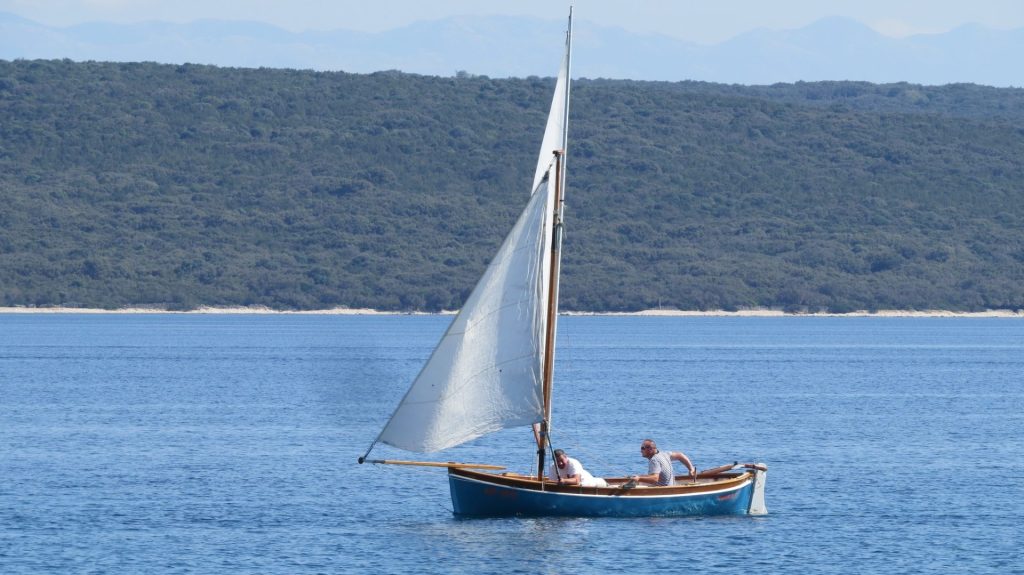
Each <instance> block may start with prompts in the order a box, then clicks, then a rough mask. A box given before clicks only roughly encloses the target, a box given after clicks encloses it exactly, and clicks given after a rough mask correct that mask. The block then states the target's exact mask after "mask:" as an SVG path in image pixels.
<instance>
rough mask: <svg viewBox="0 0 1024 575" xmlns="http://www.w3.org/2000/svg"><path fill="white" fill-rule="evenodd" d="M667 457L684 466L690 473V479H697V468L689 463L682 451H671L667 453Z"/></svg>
mask: <svg viewBox="0 0 1024 575" xmlns="http://www.w3.org/2000/svg"><path fill="white" fill-rule="evenodd" d="M668 456H669V457H671V458H672V459H675V460H676V461H678V462H679V463H682V464H683V465H685V466H686V469H687V471H689V472H690V477H693V478H694V479H697V468H696V467H694V465H693V463H692V462H691V461H690V458H689V457H687V456H686V454H685V453H683V452H682V451H671V452H669V454H668Z"/></svg>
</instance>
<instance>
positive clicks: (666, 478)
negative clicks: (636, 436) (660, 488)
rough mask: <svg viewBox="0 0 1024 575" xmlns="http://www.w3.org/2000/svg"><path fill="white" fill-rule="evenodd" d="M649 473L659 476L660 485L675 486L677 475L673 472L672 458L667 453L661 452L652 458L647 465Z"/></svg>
mask: <svg viewBox="0 0 1024 575" xmlns="http://www.w3.org/2000/svg"><path fill="white" fill-rule="evenodd" d="M647 473H648V474H651V473H657V474H658V485H675V483H676V480H675V477H674V476H675V473H674V472H673V470H672V458H670V457H669V456H668V452H667V451H659V452H657V453H655V454H654V455H652V456H651V459H650V462H649V463H648V464H647Z"/></svg>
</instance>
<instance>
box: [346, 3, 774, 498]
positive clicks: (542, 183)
mask: <svg viewBox="0 0 1024 575" xmlns="http://www.w3.org/2000/svg"><path fill="white" fill-rule="evenodd" d="M565 38H566V39H565V53H564V56H563V58H562V64H561V68H560V70H559V74H558V78H557V80H556V83H555V93H554V96H553V98H552V102H551V108H550V111H549V113H548V120H547V126H546V128H545V131H544V137H543V140H542V143H541V148H540V154H539V157H538V159H537V167H536V170H535V172H534V178H533V186H532V188H531V193H530V197H529V200H528V202H527V205H526V208H525V209H524V210H523V212H522V214H521V215H520V216H519V219H518V220H517V221H516V223H515V225H514V226H513V227H512V231H511V232H509V234H508V236H507V237H506V238H505V240H504V242H503V243H502V245H501V247H500V248H499V250H498V252H497V254H496V255H495V256H494V258H493V259H492V260H491V262H490V265H489V266H488V268H487V270H486V271H485V272H484V274H483V276H482V277H481V278H480V280H479V282H478V283H477V285H476V287H475V288H474V290H473V291H472V292H471V294H470V296H469V297H468V298H467V300H466V302H465V304H464V305H463V307H462V309H461V310H460V311H459V313H458V314H457V315H456V317H455V318H454V319H453V320H452V322H451V324H450V325H449V327H448V330H447V331H446V332H445V334H444V335H443V336H442V338H441V340H440V342H439V343H438V344H437V347H435V349H434V351H433V353H432V354H431V355H430V357H429V359H428V360H427V362H426V363H425V364H424V366H423V368H422V369H421V371H420V372H419V375H418V376H417V377H416V379H415V380H414V381H413V383H412V385H411V386H410V388H409V390H408V392H406V394H405V396H404V397H403V398H402V400H401V402H400V403H399V405H398V407H397V408H396V409H395V412H394V413H393V415H392V416H391V418H390V419H389V420H388V422H387V423H386V424H385V425H384V428H383V429H382V430H381V432H380V434H379V435H378V436H377V438H376V439H375V440H374V442H373V443H372V444H371V445H370V447H369V449H367V450H366V452H365V453H364V455H363V456H362V457H360V458H359V463H378V464H404V465H425V466H435V467H445V468H447V471H448V481H449V487H450V489H451V498H452V507H453V512H454V513H455V515H459V516H489V517H494V516H585V517H603V516H611V517H636V516H682V515H720V514H751V515H759V514H764V513H767V509H766V507H765V503H764V485H765V478H766V473H767V468H766V467H765V466H764V465H763V464H746V465H745V466H744V465H739V464H738V463H737V464H731V465H724V466H720V467H716V468H714V469H709V470H704V471H701V472H700V473H698V474H697V475H696V476H695V477H690V476H685V477H683V476H679V477H678V478H677V479H678V482H677V483H676V485H672V486H664V487H636V486H634V484H633V482H631V481H629V479H628V478H626V477H621V478H607V479H606V481H607V486H606V487H581V486H569V485H562V484H559V482H557V481H550V480H546V479H545V478H544V475H543V474H544V468H545V459H546V453H550V450H551V445H550V440H549V437H550V434H549V431H550V429H549V428H550V423H551V398H552V395H551V390H552V381H553V375H554V356H555V331H556V330H555V328H556V323H557V319H558V287H559V267H560V263H561V244H562V226H563V219H562V215H563V209H562V208H563V198H564V194H565V183H566V158H567V151H568V116H569V84H570V76H569V73H570V64H571V55H572V11H571V10H570V12H569V23H568V27H567V29H566V36H565ZM518 426H523V427H526V426H534V436H535V437H534V439H535V441H536V444H537V460H536V473H535V474H519V473H512V472H500V473H499V471H501V470H502V469H504V468H503V467H500V466H495V465H486V464H468V463H455V462H427V461H403V460H382V459H369V455H370V452H371V451H373V448H374V447H375V446H376V445H377V444H378V443H385V444H387V445H391V446H393V447H397V448H399V449H402V450H405V451H410V452H417V453H432V452H437V451H441V450H444V449H447V448H451V447H454V446H456V445H460V444H462V443H465V442H468V441H471V440H473V439H476V438H478V437H481V436H483V435H486V434H489V433H494V432H496V431H499V430H502V429H506V428H511V427H518Z"/></svg>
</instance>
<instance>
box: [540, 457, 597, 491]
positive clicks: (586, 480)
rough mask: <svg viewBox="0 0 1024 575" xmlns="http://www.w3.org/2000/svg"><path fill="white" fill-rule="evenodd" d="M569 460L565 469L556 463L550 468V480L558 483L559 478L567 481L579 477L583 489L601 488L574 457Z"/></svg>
mask: <svg viewBox="0 0 1024 575" xmlns="http://www.w3.org/2000/svg"><path fill="white" fill-rule="evenodd" d="M567 459H568V461H567V462H566V463H565V467H558V464H557V463H555V462H552V463H551V466H550V467H549V468H548V479H550V480H551V481H558V478H559V477H561V478H562V480H565V479H568V478H569V477H576V476H579V478H580V485H582V486H583V487H599V485H598V481H597V480H595V479H594V476H593V475H591V474H590V472H589V471H587V470H586V469H583V465H582V464H581V463H580V462H579V461H577V460H575V459H573V458H572V457H569V458H567Z"/></svg>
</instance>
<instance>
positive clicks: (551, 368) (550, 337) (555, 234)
mask: <svg viewBox="0 0 1024 575" xmlns="http://www.w3.org/2000/svg"><path fill="white" fill-rule="evenodd" d="M571 58H572V8H571V7H570V8H569V26H568V29H567V30H566V33H565V96H564V97H565V100H564V102H563V106H562V142H561V144H562V148H561V149H559V150H553V151H552V153H553V154H554V155H555V201H554V214H552V217H553V222H552V226H551V265H550V274H549V275H548V308H547V322H546V323H547V330H546V333H545V335H544V366H543V370H542V372H541V373H542V382H543V399H544V419H543V421H541V423H540V434H539V437H538V442H537V479H538V480H543V479H544V460H545V449H546V448H547V447H548V446H549V445H550V440H549V438H548V431H549V430H550V427H551V389H552V386H553V384H554V373H555V332H556V330H555V327H556V322H557V321H558V284H559V282H558V279H559V273H560V271H561V264H562V208H563V203H564V200H563V194H564V192H565V152H566V148H567V147H568V141H569V84H570V81H571V78H570V70H571V66H570V64H571Z"/></svg>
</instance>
